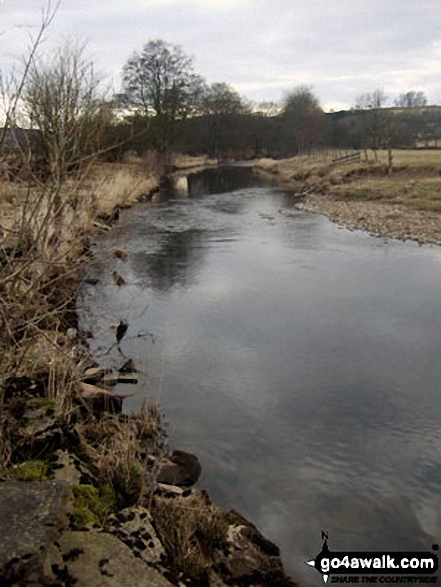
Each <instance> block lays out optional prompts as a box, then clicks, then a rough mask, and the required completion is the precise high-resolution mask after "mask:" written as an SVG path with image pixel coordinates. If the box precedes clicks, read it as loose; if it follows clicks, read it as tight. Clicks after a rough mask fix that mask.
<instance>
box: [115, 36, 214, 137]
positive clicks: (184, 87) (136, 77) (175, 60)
mask: <svg viewBox="0 0 441 587" xmlns="http://www.w3.org/2000/svg"><path fill="white" fill-rule="evenodd" d="M123 84H124V90H125V93H126V96H127V100H128V102H129V103H130V104H131V105H133V106H135V107H136V108H138V109H140V111H141V112H142V113H143V114H144V115H146V116H148V115H149V114H151V109H153V110H154V112H155V113H156V116H157V117H159V118H160V119H161V120H162V121H163V129H164V132H163V145H162V146H163V147H164V146H165V144H166V142H167V139H169V136H168V135H169V134H170V130H171V127H172V125H173V123H174V121H175V120H176V119H183V118H185V117H187V116H188V115H189V114H190V113H192V112H194V111H196V110H197V109H198V108H199V107H200V98H201V95H202V89H203V80H202V78H201V77H200V76H199V75H197V74H196V73H194V69H193V59H192V58H191V57H189V56H188V55H187V54H186V53H185V52H184V51H183V50H182V48H181V47H179V46H178V45H172V44H170V43H167V42H165V41H163V40H161V39H156V40H152V41H149V42H148V43H146V44H145V45H144V47H143V49H142V51H141V52H140V53H134V54H133V55H132V57H131V58H130V59H129V60H128V61H127V63H126V64H125V65H124V68H123Z"/></svg>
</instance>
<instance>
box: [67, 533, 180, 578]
mask: <svg viewBox="0 0 441 587" xmlns="http://www.w3.org/2000/svg"><path fill="white" fill-rule="evenodd" d="M58 544H59V548H60V551H61V554H62V557H63V566H61V567H60V566H59V567H58V568H57V569H56V573H57V574H58V576H59V578H60V579H62V580H64V581H65V582H66V583H67V584H70V585H75V587H92V586H94V587H134V586H136V587H172V585H171V583H169V581H167V579H165V577H163V576H162V575H161V574H160V573H159V572H158V571H157V570H155V569H154V568H152V567H150V566H148V565H147V564H146V563H145V562H143V561H142V560H141V559H139V558H136V557H135V556H134V554H133V552H132V551H131V550H130V548H129V547H128V546H126V545H125V544H124V543H123V542H121V540H119V539H118V538H116V537H115V536H112V535H110V534H108V533H106V532H93V531H91V532H65V533H64V534H63V535H62V536H61V537H60V539H59V540H58Z"/></svg>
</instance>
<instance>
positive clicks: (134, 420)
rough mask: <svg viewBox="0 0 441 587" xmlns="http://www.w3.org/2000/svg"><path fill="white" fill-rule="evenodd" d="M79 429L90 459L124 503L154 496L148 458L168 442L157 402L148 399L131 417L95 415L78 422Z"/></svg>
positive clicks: (157, 453) (118, 500) (135, 502)
mask: <svg viewBox="0 0 441 587" xmlns="http://www.w3.org/2000/svg"><path fill="white" fill-rule="evenodd" d="M77 432H78V434H79V437H80V439H81V445H82V447H83V451H84V452H85V454H86V455H87V458H88V460H89V461H90V462H91V463H92V465H93V467H94V468H95V469H96V471H97V472H98V477H99V479H100V480H101V482H104V483H107V484H108V485H110V486H111V487H112V488H113V490H114V492H115V495H116V498H117V502H118V505H119V506H120V507H127V506H128V505H132V504H137V503H140V502H141V501H146V500H147V501H148V500H150V498H151V495H152V493H153V490H154V483H155V480H154V478H152V477H149V475H148V471H147V463H146V459H147V458H148V455H160V454H162V452H163V449H164V444H165V433H164V430H163V428H162V425H161V418H160V411H159V406H158V404H157V403H155V402H152V403H150V404H149V403H148V402H146V401H145V402H144V404H143V407H142V409H141V412H140V413H139V414H136V415H132V416H131V417H129V418H127V417H126V418H124V417H119V416H116V415H110V414H107V415H105V416H104V417H103V418H101V419H96V418H95V417H91V418H90V419H89V420H86V421H84V422H81V423H80V424H78V425H77Z"/></svg>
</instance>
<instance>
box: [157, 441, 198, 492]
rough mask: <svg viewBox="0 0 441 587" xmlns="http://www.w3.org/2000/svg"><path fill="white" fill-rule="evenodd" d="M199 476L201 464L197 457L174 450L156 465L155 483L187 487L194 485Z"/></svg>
mask: <svg viewBox="0 0 441 587" xmlns="http://www.w3.org/2000/svg"><path fill="white" fill-rule="evenodd" d="M200 474H201V464H200V462H199V459H198V458H197V456H195V455H193V454H191V453H188V452H184V451H182V450H175V451H173V453H172V454H171V455H170V456H169V457H167V458H162V459H161V460H160V461H159V463H158V470H157V481H158V483H165V484H167V485H178V486H184V487H189V486H191V485H194V484H195V483H196V482H197V481H198V479H199V477H200Z"/></svg>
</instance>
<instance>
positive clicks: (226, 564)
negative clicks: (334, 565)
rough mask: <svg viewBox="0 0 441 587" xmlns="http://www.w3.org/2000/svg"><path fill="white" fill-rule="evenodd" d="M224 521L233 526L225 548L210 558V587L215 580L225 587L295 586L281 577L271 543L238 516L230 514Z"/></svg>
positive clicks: (287, 579)
mask: <svg viewBox="0 0 441 587" xmlns="http://www.w3.org/2000/svg"><path fill="white" fill-rule="evenodd" d="M228 518H229V519H230V520H231V521H232V522H233V523H231V524H230V525H229V527H228V532H227V539H226V545H225V547H224V548H223V550H217V551H216V553H215V555H214V559H215V565H214V569H213V570H214V573H215V574H214V575H213V576H212V580H211V584H212V585H213V587H215V585H216V583H218V580H219V579H221V580H222V581H223V582H225V583H227V584H229V585H231V584H234V585H251V584H252V585H255V586H256V587H257V586H262V587H263V586H266V585H272V586H273V587H293V586H294V585H296V583H294V582H293V581H292V579H291V578H290V577H288V576H287V575H286V574H285V572H284V570H283V565H282V560H281V557H280V552H279V549H278V547H277V546H276V545H275V544H274V543H272V542H271V541H269V540H268V539H267V538H265V537H264V536H263V535H262V534H261V533H260V532H259V531H258V530H257V528H256V527H255V526H254V525H253V524H251V522H248V521H247V520H246V519H245V518H243V517H242V516H240V514H237V513H236V512H230V514H228Z"/></svg>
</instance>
